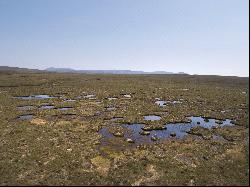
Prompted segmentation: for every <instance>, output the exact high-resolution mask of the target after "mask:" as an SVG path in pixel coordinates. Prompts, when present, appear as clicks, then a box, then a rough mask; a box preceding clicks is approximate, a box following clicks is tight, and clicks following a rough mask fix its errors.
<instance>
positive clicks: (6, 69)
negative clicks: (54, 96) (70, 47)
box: [0, 66, 186, 74]
mask: <svg viewBox="0 0 250 187" xmlns="http://www.w3.org/2000/svg"><path fill="white" fill-rule="evenodd" d="M0 72H7V73H8V72H9V73H12V72H13V73H42V72H57V73H85V74H186V73H184V72H179V73H173V72H166V71H152V72H145V71H132V70H74V69H71V68H54V67H50V68H47V69H45V70H38V69H29V68H19V67H9V66H0Z"/></svg>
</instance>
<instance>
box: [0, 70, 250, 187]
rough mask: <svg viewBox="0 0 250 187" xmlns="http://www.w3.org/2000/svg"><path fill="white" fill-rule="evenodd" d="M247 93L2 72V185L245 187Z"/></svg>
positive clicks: (215, 86)
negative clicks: (230, 186) (233, 186)
mask: <svg viewBox="0 0 250 187" xmlns="http://www.w3.org/2000/svg"><path fill="white" fill-rule="evenodd" d="M248 84H249V78H240V77H220V76H191V75H84V74H70V73H67V74H66V73H65V74H59V73H8V72H1V74H0V184H1V185H249V158H248V157H249V88H248ZM191 117H192V118H191ZM191 119H193V120H191ZM187 127H188V128H187Z"/></svg>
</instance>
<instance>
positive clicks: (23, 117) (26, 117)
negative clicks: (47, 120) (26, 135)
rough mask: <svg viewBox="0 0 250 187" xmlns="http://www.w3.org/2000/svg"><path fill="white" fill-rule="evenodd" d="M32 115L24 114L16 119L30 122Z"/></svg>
mask: <svg viewBox="0 0 250 187" xmlns="http://www.w3.org/2000/svg"><path fill="white" fill-rule="evenodd" d="M33 116H34V115H33V114H24V115H20V116H18V117H17V119H19V120H31V119H32V118H33Z"/></svg>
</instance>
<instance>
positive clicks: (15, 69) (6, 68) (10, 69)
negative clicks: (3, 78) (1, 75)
mask: <svg viewBox="0 0 250 187" xmlns="http://www.w3.org/2000/svg"><path fill="white" fill-rule="evenodd" d="M0 71H4V72H19V73H24V72H28V73H37V72H43V71H41V70H38V69H28V68H19V67H9V66H0Z"/></svg>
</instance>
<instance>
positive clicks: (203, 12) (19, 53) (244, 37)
mask: <svg viewBox="0 0 250 187" xmlns="http://www.w3.org/2000/svg"><path fill="white" fill-rule="evenodd" d="M248 7H249V2H248V0H0V65H8V66H19V67H28V68H39V69H44V68H47V67H51V66H54V67H69V68H74V69H123V70H124V69H131V70H143V71H157V70H160V71H172V72H180V71H183V72H187V73H190V74H214V75H237V76H249V70H248V69H249V63H248V61H249V52H248V50H249V8H248Z"/></svg>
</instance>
